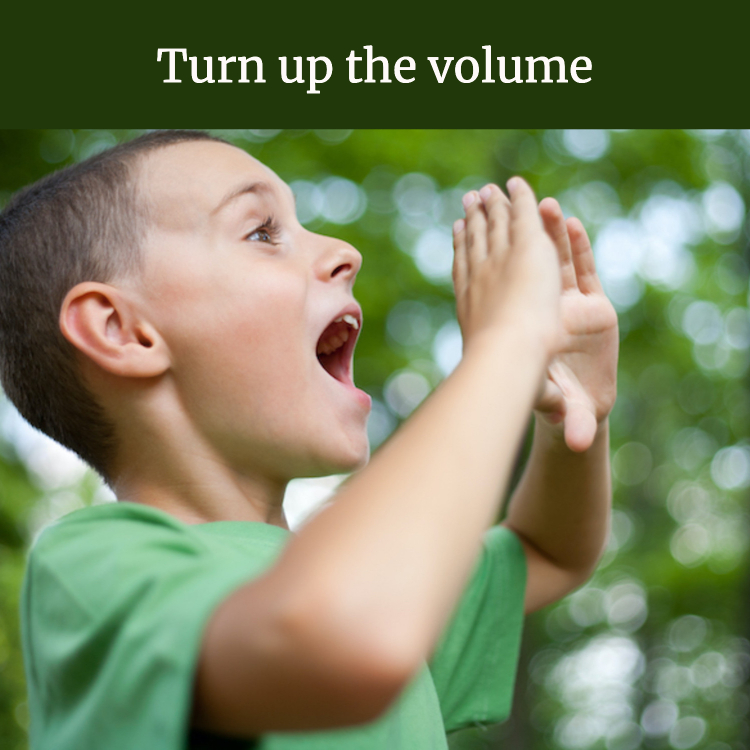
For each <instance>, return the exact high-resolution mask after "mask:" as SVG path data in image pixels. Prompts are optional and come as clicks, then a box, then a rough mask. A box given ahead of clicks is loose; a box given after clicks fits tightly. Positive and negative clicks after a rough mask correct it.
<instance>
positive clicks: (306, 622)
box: [284, 594, 424, 726]
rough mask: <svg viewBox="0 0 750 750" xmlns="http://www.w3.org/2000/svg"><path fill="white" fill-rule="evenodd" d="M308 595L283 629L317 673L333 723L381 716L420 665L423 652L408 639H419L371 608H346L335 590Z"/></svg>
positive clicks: (318, 687)
mask: <svg viewBox="0 0 750 750" xmlns="http://www.w3.org/2000/svg"><path fill="white" fill-rule="evenodd" d="M304 600H305V601H303V602H300V603H298V604H297V605H296V606H294V607H291V608H290V610H289V612H288V615H287V617H286V618H285V627H284V630H285V631H286V632H287V633H288V639H287V643H289V644H291V650H292V651H293V652H294V656H293V659H294V660H295V661H297V663H298V664H306V665H308V668H309V670H310V674H311V675H314V676H315V678H314V681H315V684H316V692H317V694H318V696H319V698H320V700H321V701H322V702H325V704H326V706H327V707H328V708H329V709H330V712H331V713H330V723H331V725H336V726H339V725H354V724H361V723H365V722H369V721H374V720H375V719H377V718H379V717H380V716H381V715H382V714H383V713H384V712H385V711H387V710H388V708H389V707H390V706H391V705H392V704H393V702H394V701H395V700H396V699H397V698H398V696H399V695H400V694H401V692H402V691H403V690H404V688H405V687H406V686H407V685H408V683H409V682H410V681H411V680H412V678H413V677H414V675H415V674H416V672H417V671H418V669H419V668H420V665H421V663H422V660H423V658H424V657H423V655H422V654H420V650H419V649H418V648H414V647H411V646H410V645H409V643H410V641H412V642H413V640H414V639H409V638H408V637H404V634H403V633H397V632H395V628H394V627H392V626H385V625H382V624H381V625H378V624H377V622H376V618H372V617H370V613H369V612H368V611H367V610H366V609H362V611H359V612H358V611H356V610H355V611H353V612H352V611H343V610H344V607H342V599H341V598H339V597H336V596H334V595H333V594H331V595H330V596H328V595H327V594H319V595H317V596H313V595H306V596H305V597H304ZM326 723H328V722H326Z"/></svg>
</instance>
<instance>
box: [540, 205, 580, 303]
mask: <svg viewBox="0 0 750 750" xmlns="http://www.w3.org/2000/svg"><path fill="white" fill-rule="evenodd" d="M539 214H540V215H541V217H542V223H543V224H544V228H545V230H546V231H547V234H548V235H549V236H550V238H551V239H552V241H553V242H554V243H555V247H556V248H557V256H558V258H559V260H560V274H561V279H562V288H563V290H565V289H576V288H577V286H578V284H577V282H576V269H575V266H574V265H573V254H572V252H571V247H570V238H569V236H568V227H567V225H566V223H565V217H564V216H563V212H562V209H561V208H560V204H559V203H558V202H557V201H556V200H555V199H554V198H545V199H544V200H543V201H542V202H541V203H540V204H539Z"/></svg>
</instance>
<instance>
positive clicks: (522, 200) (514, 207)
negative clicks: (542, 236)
mask: <svg viewBox="0 0 750 750" xmlns="http://www.w3.org/2000/svg"><path fill="white" fill-rule="evenodd" d="M508 192H509V193H510V204H511V205H510V242H511V244H512V245H514V246H515V245H516V244H517V243H521V244H523V243H526V242H529V241H531V240H533V239H534V237H535V236H536V235H537V234H538V233H539V232H540V231H542V230H543V226H542V220H541V218H540V216H539V209H538V208H537V203H536V197H535V196H534V191H533V190H532V189H531V187H530V186H529V184H528V183H527V182H525V181H524V180H522V179H521V178H520V177H512V178H511V179H510V180H508Z"/></svg>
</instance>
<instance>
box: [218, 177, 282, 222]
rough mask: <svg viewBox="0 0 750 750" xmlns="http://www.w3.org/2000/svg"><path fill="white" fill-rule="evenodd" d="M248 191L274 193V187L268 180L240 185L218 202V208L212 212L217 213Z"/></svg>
mask: <svg viewBox="0 0 750 750" xmlns="http://www.w3.org/2000/svg"><path fill="white" fill-rule="evenodd" d="M248 193H255V194H258V193H263V194H270V193H273V188H272V187H271V186H270V185H269V184H268V183H267V182H262V181H259V182H248V183H245V184H244V185H240V186H239V187H238V188H235V189H234V190H232V191H231V192H229V193H227V195H225V196H224V197H223V198H222V199H221V201H219V203H218V204H217V206H216V208H214V210H213V211H211V213H212V214H217V213H219V211H221V210H222V209H224V208H226V207H227V205H228V204H229V203H231V202H232V201H233V200H236V199H237V198H239V197H240V196H242V195H247V194H248Z"/></svg>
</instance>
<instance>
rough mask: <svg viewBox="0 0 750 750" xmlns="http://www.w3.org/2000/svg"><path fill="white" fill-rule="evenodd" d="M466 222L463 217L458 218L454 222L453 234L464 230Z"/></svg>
mask: <svg viewBox="0 0 750 750" xmlns="http://www.w3.org/2000/svg"><path fill="white" fill-rule="evenodd" d="M465 224H466V222H465V221H464V220H463V219H456V221H454V222H453V234H461V232H463V231H464V225H465Z"/></svg>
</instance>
